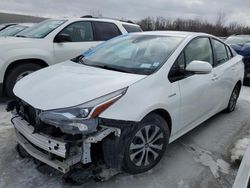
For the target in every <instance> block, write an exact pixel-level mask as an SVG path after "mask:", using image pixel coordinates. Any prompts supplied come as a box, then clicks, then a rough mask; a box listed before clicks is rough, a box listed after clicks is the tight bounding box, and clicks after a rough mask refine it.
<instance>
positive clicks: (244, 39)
mask: <svg viewBox="0 0 250 188" xmlns="http://www.w3.org/2000/svg"><path fill="white" fill-rule="evenodd" d="M225 42H226V43H228V44H229V45H230V46H231V47H232V48H233V49H234V50H235V51H236V52H237V53H238V54H240V55H242V56H243V62H244V64H245V77H244V84H245V85H249V86H250V35H233V36H230V37H228V38H227V39H226V41H225Z"/></svg>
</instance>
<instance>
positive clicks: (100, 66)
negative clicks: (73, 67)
mask: <svg viewBox="0 0 250 188" xmlns="http://www.w3.org/2000/svg"><path fill="white" fill-rule="evenodd" d="M84 65H88V66H92V67H98V68H102V69H106V70H112V71H118V72H125V73H131V72H130V71H128V70H124V69H120V68H116V67H111V66H108V65H94V64H93V65H91V64H85V63H84Z"/></svg>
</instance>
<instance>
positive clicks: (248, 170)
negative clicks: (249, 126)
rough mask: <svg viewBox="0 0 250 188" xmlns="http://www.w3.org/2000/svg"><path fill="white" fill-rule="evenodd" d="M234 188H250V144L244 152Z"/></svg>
mask: <svg viewBox="0 0 250 188" xmlns="http://www.w3.org/2000/svg"><path fill="white" fill-rule="evenodd" d="M233 188H250V146H248V149H247V151H246V152H245V154H244V157H243V160H242V162H241V165H240V168H239V171H238V173H237V176H236V179H235V182H234V185H233Z"/></svg>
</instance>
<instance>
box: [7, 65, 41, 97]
mask: <svg viewBox="0 0 250 188" xmlns="http://www.w3.org/2000/svg"><path fill="white" fill-rule="evenodd" d="M41 68H42V66H41V65H38V64H34V63H26V64H23V63H22V64H20V65H18V66H16V67H15V68H13V69H12V70H11V71H10V72H9V73H8V75H7V76H6V79H5V83H4V85H5V93H6V95H7V96H8V97H11V98H14V97H15V95H14V93H13V88H14V86H15V84H16V82H17V81H19V80H21V79H22V78H23V77H25V76H27V75H28V74H30V73H32V72H34V71H37V70H39V69H41Z"/></svg>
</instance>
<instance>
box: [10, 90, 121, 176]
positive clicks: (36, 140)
mask: <svg viewBox="0 0 250 188" xmlns="http://www.w3.org/2000/svg"><path fill="white" fill-rule="evenodd" d="M105 97H106V96H105ZM119 97H121V95H117V93H115V95H113V96H111V97H110V96H109V97H108V98H107V97H106V98H104V99H103V98H102V99H101V98H100V99H98V100H99V101H98V103H99V104H101V105H96V106H93V107H92V106H91V105H90V103H93V101H91V102H90V103H89V104H87V105H86V104H84V105H81V106H76V107H73V108H70V109H60V110H50V111H42V110H39V109H35V108H33V107H32V106H31V105H29V104H28V103H26V102H24V101H22V100H15V101H12V102H10V103H9V104H8V106H7V111H12V113H13V118H12V120H11V121H12V123H13V125H14V127H15V131H16V136H17V141H18V143H19V144H20V145H21V146H22V147H23V148H24V149H25V151H26V152H27V153H29V154H30V155H31V156H32V157H34V158H36V159H38V160H39V161H41V162H43V163H45V164H47V165H49V166H51V167H53V168H55V169H57V170H59V171H61V172H62V173H67V172H69V171H70V170H71V169H73V168H74V166H75V165H77V164H82V165H83V166H84V165H88V164H93V163H99V164H100V162H101V163H102V164H105V165H107V166H108V167H109V168H115V169H117V170H119V169H120V167H121V161H122V159H121V157H120V156H122V155H121V153H122V148H123V147H122V145H120V144H121V143H120V135H121V128H119V125H118V126H113V124H115V123H113V124H111V126H109V125H108V124H107V122H109V121H106V120H105V121H104V120H103V119H101V118H99V117H98V115H99V113H101V112H102V110H103V109H106V108H107V107H108V106H110V105H111V104H112V103H113V102H114V101H115V100H117V99H118V98H119ZM103 101H104V102H103ZM95 102H96V101H95ZM86 109H87V110H86Z"/></svg>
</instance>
